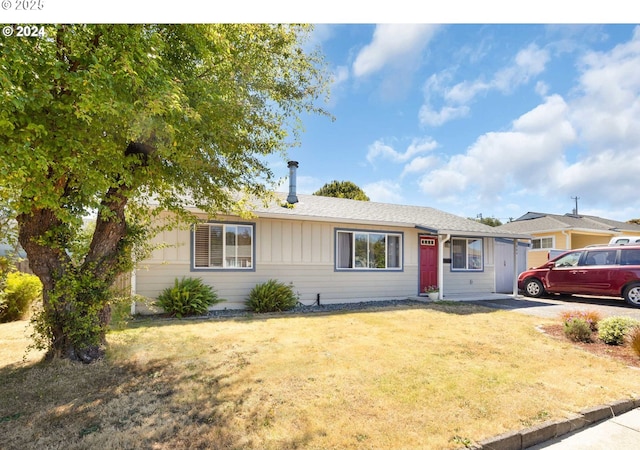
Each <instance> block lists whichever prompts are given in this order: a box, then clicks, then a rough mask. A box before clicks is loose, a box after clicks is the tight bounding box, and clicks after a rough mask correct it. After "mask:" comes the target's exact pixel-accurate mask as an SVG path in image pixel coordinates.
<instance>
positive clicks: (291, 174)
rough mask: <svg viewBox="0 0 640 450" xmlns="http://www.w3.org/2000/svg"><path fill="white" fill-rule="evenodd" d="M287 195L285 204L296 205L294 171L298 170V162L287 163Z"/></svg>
mask: <svg viewBox="0 0 640 450" xmlns="http://www.w3.org/2000/svg"><path fill="white" fill-rule="evenodd" d="M288 166H289V195H288V196H287V203H291V204H294V203H298V196H297V195H296V169H297V168H298V161H289V163H288Z"/></svg>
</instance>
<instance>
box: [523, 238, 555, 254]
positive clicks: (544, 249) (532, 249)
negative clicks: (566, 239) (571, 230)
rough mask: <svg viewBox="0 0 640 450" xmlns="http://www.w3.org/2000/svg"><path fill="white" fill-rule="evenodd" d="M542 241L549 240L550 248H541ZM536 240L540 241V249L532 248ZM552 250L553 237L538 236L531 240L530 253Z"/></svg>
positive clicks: (553, 246) (553, 245)
mask: <svg viewBox="0 0 640 450" xmlns="http://www.w3.org/2000/svg"><path fill="white" fill-rule="evenodd" d="M543 239H551V247H542V240H543ZM536 240H537V241H540V248H533V241H536ZM553 248H556V237H555V236H538V237H534V238H532V239H531V248H530V249H529V250H531V251H532V252H542V251H549V250H551V249H553Z"/></svg>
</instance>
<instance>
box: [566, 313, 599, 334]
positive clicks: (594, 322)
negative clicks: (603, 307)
mask: <svg viewBox="0 0 640 450" xmlns="http://www.w3.org/2000/svg"><path fill="white" fill-rule="evenodd" d="M560 318H561V319H562V322H563V323H565V324H566V323H567V322H569V321H570V320H571V319H583V320H584V321H586V322H587V323H588V324H589V327H590V328H591V331H597V330H598V323H599V322H600V320H602V315H601V314H600V313H599V312H598V311H562V312H561V313H560Z"/></svg>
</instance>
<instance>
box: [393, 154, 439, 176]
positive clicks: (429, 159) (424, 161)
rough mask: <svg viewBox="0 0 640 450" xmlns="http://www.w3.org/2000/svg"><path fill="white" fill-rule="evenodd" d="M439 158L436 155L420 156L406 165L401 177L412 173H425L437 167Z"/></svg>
mask: <svg viewBox="0 0 640 450" xmlns="http://www.w3.org/2000/svg"><path fill="white" fill-rule="evenodd" d="M438 162H439V159H438V157H437V156H435V155H430V156H418V157H416V158H414V159H412V160H411V161H410V162H409V163H408V164H406V165H405V166H404V170H403V171H402V175H401V177H404V176H405V175H407V174H412V173H423V172H426V171H427V170H429V169H431V168H435V167H437V165H438Z"/></svg>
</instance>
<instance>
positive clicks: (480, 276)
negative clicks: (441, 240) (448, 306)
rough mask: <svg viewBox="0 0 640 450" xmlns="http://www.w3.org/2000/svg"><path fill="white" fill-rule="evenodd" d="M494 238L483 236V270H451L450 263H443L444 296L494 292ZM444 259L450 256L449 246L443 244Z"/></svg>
mask: <svg viewBox="0 0 640 450" xmlns="http://www.w3.org/2000/svg"><path fill="white" fill-rule="evenodd" d="M494 245H495V242H494V239H493V238H483V256H484V261H483V270H482V271H460V270H451V264H444V274H443V275H444V276H443V279H444V286H445V287H444V290H443V293H444V298H445V299H446V298H447V297H448V296H452V295H464V294H478V293H488V292H495V262H494V260H495V258H494V248H495V247H494ZM443 257H444V258H445V260H448V259H449V258H451V246H450V245H447V246H445V254H444V255H443Z"/></svg>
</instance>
